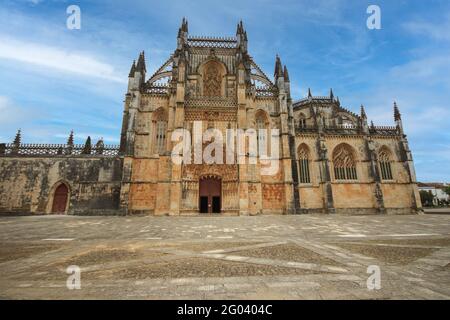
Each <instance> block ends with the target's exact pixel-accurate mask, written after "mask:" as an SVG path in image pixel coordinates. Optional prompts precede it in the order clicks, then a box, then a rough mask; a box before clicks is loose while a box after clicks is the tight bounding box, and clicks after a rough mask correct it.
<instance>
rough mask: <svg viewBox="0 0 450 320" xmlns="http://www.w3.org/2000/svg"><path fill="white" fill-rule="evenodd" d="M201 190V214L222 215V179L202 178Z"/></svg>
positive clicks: (214, 177) (213, 177)
mask: <svg viewBox="0 0 450 320" xmlns="http://www.w3.org/2000/svg"><path fill="white" fill-rule="evenodd" d="M199 189H200V190H199V209H200V213H202V214H208V213H209V214H212V213H215V214H217V213H220V212H221V210H222V179H221V178H220V177H216V176H204V177H201V178H200V188H199Z"/></svg>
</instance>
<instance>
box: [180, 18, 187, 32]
mask: <svg viewBox="0 0 450 320" xmlns="http://www.w3.org/2000/svg"><path fill="white" fill-rule="evenodd" d="M181 28H182V30H183V31H184V32H188V21H187V19H186V18H185V17H183V24H182V26H181Z"/></svg>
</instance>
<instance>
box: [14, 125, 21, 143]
mask: <svg viewBox="0 0 450 320" xmlns="http://www.w3.org/2000/svg"><path fill="white" fill-rule="evenodd" d="M21 141H22V133H21V130H20V129H19V130H17V133H16V136H15V137H14V142H13V144H14V145H15V146H17V147H18V146H20V143H21Z"/></svg>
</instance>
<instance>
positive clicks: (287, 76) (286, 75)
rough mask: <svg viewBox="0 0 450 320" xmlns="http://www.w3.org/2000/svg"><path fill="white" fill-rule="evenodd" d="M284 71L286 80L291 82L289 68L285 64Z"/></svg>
mask: <svg viewBox="0 0 450 320" xmlns="http://www.w3.org/2000/svg"><path fill="white" fill-rule="evenodd" d="M283 73H284V81H285V82H289V73H288V69H287V67H286V65H285V66H284V71H283Z"/></svg>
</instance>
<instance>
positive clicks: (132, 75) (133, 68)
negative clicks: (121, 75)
mask: <svg viewBox="0 0 450 320" xmlns="http://www.w3.org/2000/svg"><path fill="white" fill-rule="evenodd" d="M135 71H136V60H133V64H132V65H131V69H130V73H129V74H128V78H133V77H134V72H135Z"/></svg>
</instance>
